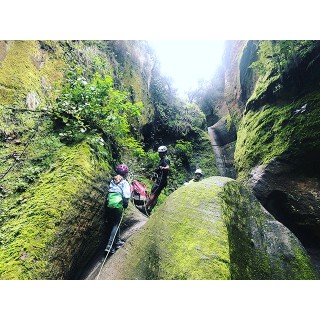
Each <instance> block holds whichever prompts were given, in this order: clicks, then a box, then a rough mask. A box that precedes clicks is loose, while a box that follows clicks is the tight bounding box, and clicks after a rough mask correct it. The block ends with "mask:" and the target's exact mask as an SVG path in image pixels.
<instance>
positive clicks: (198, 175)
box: [183, 169, 203, 186]
mask: <svg viewBox="0 0 320 320" xmlns="http://www.w3.org/2000/svg"><path fill="white" fill-rule="evenodd" d="M202 177H203V174H202V170H201V169H197V170H196V171H195V172H194V176H193V179H191V180H190V181H189V182H185V183H184V184H183V185H184V186H186V185H188V184H189V183H192V182H198V181H200V180H201V179H202Z"/></svg>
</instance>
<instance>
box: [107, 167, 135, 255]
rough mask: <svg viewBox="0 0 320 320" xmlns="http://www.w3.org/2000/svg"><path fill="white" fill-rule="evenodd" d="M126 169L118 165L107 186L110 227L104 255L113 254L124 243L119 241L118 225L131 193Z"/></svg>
mask: <svg viewBox="0 0 320 320" xmlns="http://www.w3.org/2000/svg"><path fill="white" fill-rule="evenodd" d="M128 171H129V169H128V167H127V166H126V165H125V164H120V165H118V166H117V168H116V173H117V175H116V176H114V177H113V178H112V180H111V182H110V185H109V191H108V197H107V202H106V216H107V220H108V225H109V227H110V230H111V231H110V236H109V240H108V243H107V247H106V249H105V252H106V253H114V252H115V251H116V249H119V248H120V247H121V246H122V245H123V244H124V242H123V241H122V240H121V239H120V224H121V220H122V214H123V210H124V209H125V208H127V207H128V204H129V200H130V196H131V192H130V185H129V183H128V181H127V180H126V176H127V174H128Z"/></svg>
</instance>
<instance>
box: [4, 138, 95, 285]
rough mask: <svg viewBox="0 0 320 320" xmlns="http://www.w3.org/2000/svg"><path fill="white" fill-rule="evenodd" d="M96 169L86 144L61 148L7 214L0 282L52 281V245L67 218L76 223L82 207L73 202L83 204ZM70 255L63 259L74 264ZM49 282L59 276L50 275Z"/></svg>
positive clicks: (60, 274) (66, 253)
mask: <svg viewBox="0 0 320 320" xmlns="http://www.w3.org/2000/svg"><path fill="white" fill-rule="evenodd" d="M97 169H98V167H97V166H95V164H94V162H93V160H92V155H91V152H90V147H89V146H88V144H86V143H83V144H80V145H75V146H72V147H63V148H61V150H60V151H59V152H58V154H57V155H56V157H55V160H54V164H53V165H52V166H51V168H50V169H49V170H48V171H47V172H46V173H45V174H43V175H42V176H41V178H40V180H39V181H38V182H37V183H36V184H35V185H34V186H32V187H31V188H29V189H28V191H27V192H26V193H24V194H23V200H21V202H20V203H19V204H17V206H15V207H14V208H11V210H10V211H8V213H7V214H8V215H7V217H6V219H5V221H4V222H3V224H2V226H1V234H2V235H5V237H4V236H3V237H2V238H1V250H0V278H1V279H46V278H47V277H48V274H47V272H48V269H50V268H49V267H50V266H48V260H49V259H50V253H51V250H52V249H53V248H52V247H51V244H52V242H53V241H54V240H55V237H56V236H57V233H58V232H59V226H60V225H62V224H63V223H62V222H63V220H64V219H65V217H66V215H67V214H70V213H72V215H73V218H74V219H76V217H77V214H79V210H81V208H76V207H75V203H77V201H79V199H81V195H82V194H83V190H86V189H90V186H91V184H92V181H93V179H94V175H95V174H97V172H99V171H98V170H97ZM69 236H73V235H71V234H70V235H69ZM62 249H63V248H60V250H62ZM69 254H70V252H64V257H63V258H64V259H66V260H70V257H71V256H70V255H69ZM62 256H63V255H62ZM50 263H51V264H53V265H54V264H55V263H58V261H51V262H50ZM64 271H66V270H64ZM62 275H63V273H59V276H62ZM50 277H51V278H57V275H56V274H54V273H51V274H50Z"/></svg>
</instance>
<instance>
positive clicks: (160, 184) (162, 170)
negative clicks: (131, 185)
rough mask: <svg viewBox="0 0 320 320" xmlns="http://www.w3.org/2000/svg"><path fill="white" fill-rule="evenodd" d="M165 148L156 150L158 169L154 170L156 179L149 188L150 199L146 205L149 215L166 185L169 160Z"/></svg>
mask: <svg viewBox="0 0 320 320" xmlns="http://www.w3.org/2000/svg"><path fill="white" fill-rule="evenodd" d="M167 150H168V149H167V147H166V146H161V147H159V148H158V153H159V156H160V162H159V166H158V168H157V169H156V170H155V173H156V179H155V181H154V183H153V185H152V188H151V194H150V197H149V199H148V201H147V203H146V206H145V208H146V210H147V211H148V212H149V213H150V212H151V211H152V209H153V208H154V207H155V205H156V204H157V202H158V197H159V195H160V193H161V191H162V190H163V189H164V188H165V187H166V186H167V184H168V174H169V170H170V160H169V159H168V158H167Z"/></svg>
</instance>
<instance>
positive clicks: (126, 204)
mask: <svg viewBox="0 0 320 320" xmlns="http://www.w3.org/2000/svg"><path fill="white" fill-rule="evenodd" d="M128 205H129V199H128V198H125V199H123V208H124V209H126V208H128Z"/></svg>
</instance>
